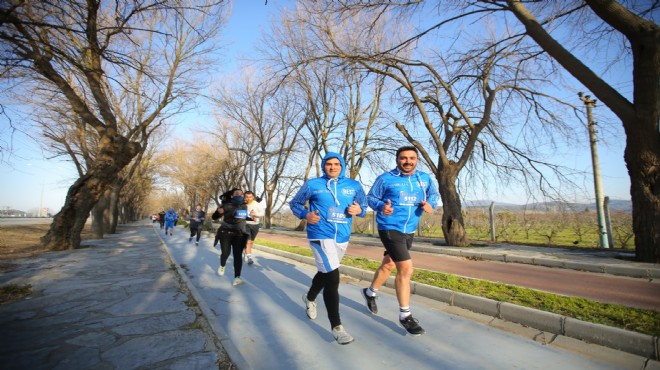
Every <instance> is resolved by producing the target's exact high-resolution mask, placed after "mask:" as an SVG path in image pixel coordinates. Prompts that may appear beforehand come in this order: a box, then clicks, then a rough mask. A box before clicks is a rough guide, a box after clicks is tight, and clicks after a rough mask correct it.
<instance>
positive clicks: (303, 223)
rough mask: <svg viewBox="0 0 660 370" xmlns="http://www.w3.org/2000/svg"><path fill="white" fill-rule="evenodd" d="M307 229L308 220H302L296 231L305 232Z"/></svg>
mask: <svg viewBox="0 0 660 370" xmlns="http://www.w3.org/2000/svg"><path fill="white" fill-rule="evenodd" d="M305 227H307V220H300V222H299V223H298V226H296V228H295V229H293V230H295V231H305Z"/></svg>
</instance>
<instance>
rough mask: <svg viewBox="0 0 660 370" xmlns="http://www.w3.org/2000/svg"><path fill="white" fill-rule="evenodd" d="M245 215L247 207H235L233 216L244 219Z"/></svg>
mask: <svg viewBox="0 0 660 370" xmlns="http://www.w3.org/2000/svg"><path fill="white" fill-rule="evenodd" d="M247 216H248V214H247V209H237V210H236V212H234V218H240V219H242V220H245V219H246V218H247Z"/></svg>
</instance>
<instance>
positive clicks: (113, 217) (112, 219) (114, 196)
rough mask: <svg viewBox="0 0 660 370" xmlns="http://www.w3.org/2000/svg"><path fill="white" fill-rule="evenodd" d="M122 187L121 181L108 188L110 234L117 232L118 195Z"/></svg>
mask: <svg viewBox="0 0 660 370" xmlns="http://www.w3.org/2000/svg"><path fill="white" fill-rule="evenodd" d="M122 188H123V185H122V183H117V184H115V185H114V186H113V187H112V189H110V204H109V205H108V217H109V224H108V232H109V233H110V234H116V233H117V223H118V219H119V204H120V201H119V195H120V193H121V189H122Z"/></svg>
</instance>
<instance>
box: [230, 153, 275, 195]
mask: <svg viewBox="0 0 660 370" xmlns="http://www.w3.org/2000/svg"><path fill="white" fill-rule="evenodd" d="M229 150H233V151H237V152H243V153H244V154H245V155H246V156H247V157H248V176H247V181H246V183H247V187H248V189H247V190H251V191H256V189H255V188H254V186H255V185H256V183H257V179H256V177H257V176H256V171H254V162H256V160H257V157H258V156H260V155H264V154H265V155H270V154H275V153H276V152H266V151H263V150H259V151H257V152H254V153H250V152H249V151H247V150H245V149H243V148H229Z"/></svg>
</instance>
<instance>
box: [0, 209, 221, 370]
mask: <svg viewBox="0 0 660 370" xmlns="http://www.w3.org/2000/svg"><path fill="white" fill-rule="evenodd" d="M119 232H120V233H119V234H115V235H109V236H107V238H105V239H103V240H92V241H85V242H83V245H84V246H85V247H84V248H82V249H78V250H74V251H66V252H53V253H46V254H43V255H40V256H38V257H36V258H32V259H24V260H17V261H14V266H13V268H12V270H11V271H5V272H2V273H0V285H5V284H8V283H14V284H19V285H23V284H30V285H32V290H33V294H32V295H31V296H29V297H28V298H27V299H23V300H20V301H16V302H13V303H9V304H3V305H0V369H3V370H9V369H30V370H34V369H62V370H72V369H122V370H123V369H181V370H189V369H217V368H218V366H220V368H223V369H224V368H229V359H228V357H227V355H226V353H225V352H224V350H223V349H222V347H221V346H219V341H218V339H217V338H216V336H215V334H214V333H213V331H212V330H210V329H209V328H208V325H207V324H206V320H205V319H204V318H203V317H202V316H201V312H200V311H199V309H198V308H197V306H196V303H195V301H194V300H192V299H191V296H190V295H189V293H188V290H187V288H186V286H185V284H182V282H181V281H180V280H179V276H178V274H177V273H176V270H173V269H172V266H171V262H170V260H169V257H168V254H167V253H166V251H165V249H163V247H162V245H161V241H160V239H159V238H158V237H157V236H156V235H155V233H154V230H153V229H152V227H151V224H150V223H149V224H147V223H145V222H142V223H138V224H131V225H129V226H121V227H120V228H119Z"/></svg>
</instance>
